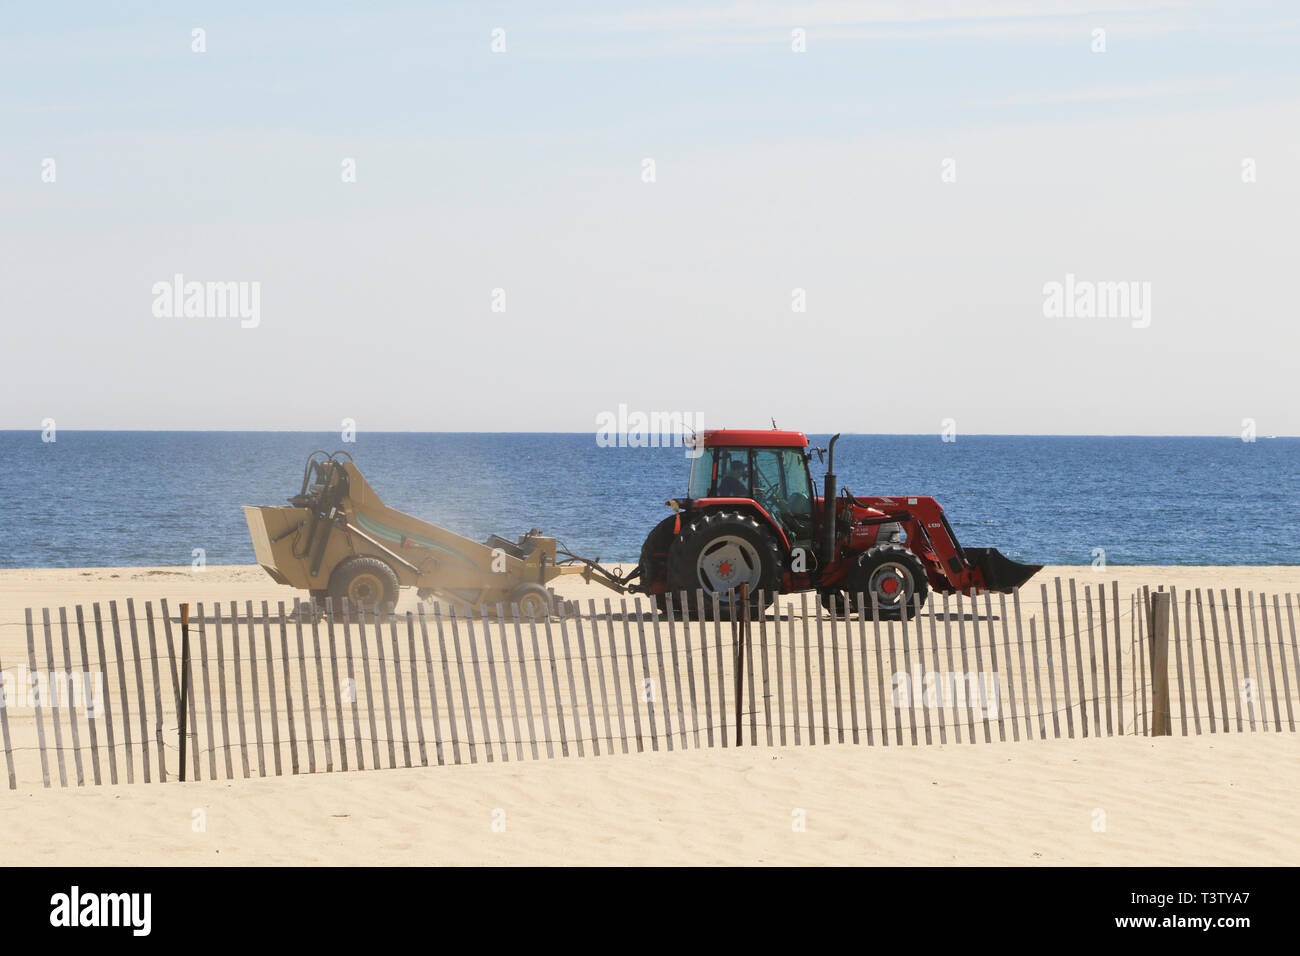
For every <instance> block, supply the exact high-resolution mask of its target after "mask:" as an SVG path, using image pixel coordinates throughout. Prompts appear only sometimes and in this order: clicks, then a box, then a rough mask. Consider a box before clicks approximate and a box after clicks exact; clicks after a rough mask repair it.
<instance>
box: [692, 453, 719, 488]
mask: <svg viewBox="0 0 1300 956" xmlns="http://www.w3.org/2000/svg"><path fill="white" fill-rule="evenodd" d="M714 464H715V458H714V454H713V449H712V448H705V449H703V450H702V451H701V452H700V454H699V456H698V457H697V458H692V459H691V477H690V480H689V481H688V482H687V483H686V497H687V498H709V497H712V495H713V466H714Z"/></svg>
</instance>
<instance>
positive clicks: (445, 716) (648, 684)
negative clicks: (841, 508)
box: [0, 579, 1300, 789]
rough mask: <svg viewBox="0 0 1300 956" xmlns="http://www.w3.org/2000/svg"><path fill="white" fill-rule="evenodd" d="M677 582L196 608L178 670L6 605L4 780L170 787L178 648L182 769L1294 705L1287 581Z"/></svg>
mask: <svg viewBox="0 0 1300 956" xmlns="http://www.w3.org/2000/svg"><path fill="white" fill-rule="evenodd" d="M684 597H685V595H679V596H677V598H676V600H671V599H670V600H669V601H667V602H666V604H667V606H666V607H665V608H663V609H661V608H659V607H658V606H656V604H655V603H654V602H653V601H649V600H646V599H641V598H637V599H633V600H629V599H626V598H620V599H616V600H604V601H602V602H601V603H600V604H599V605H598V604H597V603H596V602H595V601H588V602H586V604H585V605H583V606H581V607H580V608H577V609H576V610H574V609H570V610H569V612H568V613H566V614H563V615H560V616H556V617H553V618H549V619H533V618H531V617H524V618H519V617H517V616H513V615H512V614H511V613H510V610H509V609H506V608H500V607H497V608H492V609H486V608H485V609H479V610H478V611H476V612H474V613H469V612H467V611H466V609H464V608H457V607H453V606H449V605H440V604H435V605H432V606H428V607H426V606H424V605H421V606H419V607H418V608H417V609H416V610H414V611H408V612H405V613H401V614H393V613H386V612H385V611H384V610H382V609H379V608H370V609H365V608H358V609H350V608H347V607H344V608H341V609H339V610H338V612H337V613H330V614H327V615H326V616H324V617H323V618H314V617H313V616H312V615H309V614H305V613H299V612H300V610H301V609H300V607H299V606H298V605H297V604H296V603H295V605H294V606H292V607H286V606H285V604H284V603H283V602H280V603H278V604H277V605H276V606H275V608H274V609H272V608H271V607H269V606H268V604H267V603H266V602H262V603H261V604H260V607H256V608H255V607H254V606H253V604H252V603H251V602H247V601H246V602H244V603H243V605H242V606H241V605H240V604H239V603H238V602H229V603H228V604H225V605H220V604H219V605H210V606H204V605H202V604H199V605H194V606H192V607H191V608H190V615H191V621H190V624H189V626H188V637H189V656H188V658H187V660H186V661H184V662H183V661H182V655H181V627H180V618H179V616H178V615H177V613H176V609H175V608H172V607H169V606H168V603H167V602H166V601H161V602H159V603H158V604H157V606H155V604H154V603H153V602H150V601H146V602H145V603H144V605H143V607H139V606H137V605H136V603H135V602H134V601H126V602H125V604H124V606H119V605H118V603H117V602H115V601H114V602H109V603H108V606H107V608H106V609H105V608H104V607H101V606H100V605H99V604H94V605H92V606H91V607H90V609H89V610H87V609H86V608H84V607H81V606H77V607H75V608H57V609H53V610H51V609H41V610H39V611H36V612H34V611H33V610H28V611H27V613H26V615H25V620H24V622H23V629H24V634H25V638H26V651H27V654H26V659H25V660H24V661H21V662H20V663H19V667H18V669H17V670H14V669H12V667H13V663H14V662H12V661H4V662H0V666H2V665H5V664H8V665H9V666H10V668H11V669H7V670H3V676H4V683H3V701H4V706H2V707H0V734H2V739H3V746H4V751H5V764H6V767H5V769H6V773H7V779H8V782H9V787H10V788H11V789H15V788H17V787H18V786H20V784H28V783H33V784H34V782H35V780H36V779H38V775H39V779H40V780H41V782H42V784H43V785H44V786H46V787H51V786H55V785H56V784H57V785H58V786H61V787H73V786H89V785H99V784H117V783H131V782H135V781H139V782H143V783H149V782H170V781H174V780H177V779H178V777H179V770H180V767H179V757H180V750H179V739H178V733H179V724H180V721H179V720H178V718H177V714H178V708H179V705H180V697H181V694H180V688H181V680H182V676H183V675H184V674H185V663H188V676H187V678H186V680H187V682H188V693H187V700H188V703H187V706H186V734H187V741H186V743H187V747H186V750H187V756H186V761H187V764H188V766H187V767H186V768H185V771H186V774H185V775H186V778H187V779H189V780H205V779H223V780H224V779H234V778H242V777H251V776H259V777H264V776H274V775H281V774H298V773H333V772H339V771H345V770H364V769H383V768H395V767H413V766H433V765H443V764H459V763H497V762H509V761H520V760H536V759H540V758H542V757H565V756H577V757H587V756H592V757H599V756H606V755H610V754H628V753H640V752H647V751H649V752H654V751H665V752H666V751H671V750H691V749H698V748H701V747H734V746H737V745H738V744H737V741H739V745H740V746H753V745H760V746H788V745H798V746H827V745H831V744H859V745H860V744H866V745H869V746H884V747H895V746H920V745H934V744H939V745H963V746H964V745H967V744H974V743H991V742H993V741H995V740H996V741H998V742H1004V741H1012V742H1016V741H1021V740H1039V739H1044V738H1048V737H1052V738H1055V737H1090V736H1092V737H1095V736H1114V735H1134V734H1153V733H1163V732H1168V733H1172V734H1180V735H1186V734H1202V733H1211V734H1213V733H1243V732H1246V731H1262V732H1270V733H1271V732H1282V731H1283V730H1286V731H1288V732H1294V731H1295V720H1296V712H1297V710H1300V700H1297V697H1298V696H1300V648H1298V647H1297V632H1296V622H1295V618H1296V610H1297V608H1296V604H1297V603H1300V602H1297V601H1296V600H1295V599H1294V596H1293V595H1291V594H1263V593H1255V592H1253V591H1242V590H1241V589H1238V588H1233V589H1231V590H1228V589H1225V588H1220V589H1215V590H1209V589H1197V590H1194V591H1184V590H1178V589H1173V588H1170V589H1168V590H1165V589H1163V588H1157V589H1156V590H1155V591H1152V590H1150V589H1149V588H1143V589H1141V590H1139V591H1137V592H1135V593H1131V594H1125V595H1121V594H1120V591H1119V588H1118V585H1117V584H1116V583H1114V582H1111V583H1110V584H1109V585H1102V584H1096V583H1092V584H1090V583H1088V582H1086V581H1080V580H1076V579H1070V580H1066V581H1062V580H1061V579H1056V580H1054V581H1051V582H1043V583H1041V584H1037V585H1036V586H1029V587H1026V588H1025V589H1023V590H1021V591H1017V592H1015V593H1012V594H988V593H981V594H976V595H974V596H963V595H932V596H931V599H930V601H929V602H928V603H927V604H926V605H925V606H924V607H923V608H922V609H921V610H920V612H919V613H918V614H917V615H916V616H915V617H913V618H912V619H910V620H902V621H900V620H882V619H881V618H880V615H879V611H878V609H868V611H867V613H866V614H865V615H859V614H856V613H854V611H853V610H851V609H845V608H842V607H841V608H838V609H837V611H836V612H834V613H832V612H831V611H828V610H825V609H823V608H822V607H820V606H819V604H818V603H817V597H816V595H809V594H800V595H797V596H792V595H783V596H780V597H779V598H778V600H777V601H776V602H775V603H774V604H773V605H771V606H770V607H769V608H768V609H767V611H766V612H765V613H763V614H761V615H758V616H757V617H756V618H755V620H753V621H748V622H743V623H735V622H728V621H719V620H717V619H716V618H714V619H711V620H710V619H698V620H696V619H691V618H689V617H688V616H686V615H683V614H682V613H680V612H679V611H678V610H676V609H677V608H681V607H682V606H683V598H684ZM23 665H25V666H23ZM1157 668H1158V669H1159V672H1158V673H1157ZM33 678H34V679H33ZM737 716H739V720H737Z"/></svg>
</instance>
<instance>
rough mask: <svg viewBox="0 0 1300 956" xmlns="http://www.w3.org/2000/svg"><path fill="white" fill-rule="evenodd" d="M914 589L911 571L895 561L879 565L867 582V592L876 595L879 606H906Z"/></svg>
mask: <svg viewBox="0 0 1300 956" xmlns="http://www.w3.org/2000/svg"><path fill="white" fill-rule="evenodd" d="M915 590H916V586H915V584H914V582H913V581H912V574H911V572H910V571H909V570H908V569H907V568H906V567H905V566H904V565H902V564H900V563H898V562H896V561H889V562H887V563H885V564H882V565H880V567H878V568H876V570H875V571H873V572H872V574H871V580H870V581H869V582H868V593H869V594H874V595H875V596H876V601H877V602H878V603H879V604H880V606H881V607H888V608H894V607H906V606H907V605H908V604H910V603H911V600H912V594H913V592H914V591H915Z"/></svg>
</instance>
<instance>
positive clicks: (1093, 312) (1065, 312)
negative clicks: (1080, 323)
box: [1043, 272, 1151, 329]
mask: <svg viewBox="0 0 1300 956" xmlns="http://www.w3.org/2000/svg"><path fill="white" fill-rule="evenodd" d="M1043 315H1044V316H1045V317H1046V318H1049V319H1132V320H1133V328H1135V329H1145V328H1147V327H1148V326H1149V325H1150V324H1151V283H1150V282H1094V281H1092V280H1090V279H1076V278H1075V276H1074V273H1073V272H1067V273H1066V274H1065V281H1064V282H1056V281H1052V282H1046V283H1044V284H1043Z"/></svg>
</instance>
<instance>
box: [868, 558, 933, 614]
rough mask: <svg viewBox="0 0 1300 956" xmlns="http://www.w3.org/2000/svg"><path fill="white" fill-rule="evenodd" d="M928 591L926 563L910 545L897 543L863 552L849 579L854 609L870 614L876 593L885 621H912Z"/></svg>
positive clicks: (876, 600) (877, 602)
mask: <svg viewBox="0 0 1300 956" xmlns="http://www.w3.org/2000/svg"><path fill="white" fill-rule="evenodd" d="M929 593H930V581H929V579H928V578H927V577H926V574H925V565H923V564H922V563H921V559H920V558H918V557H917V556H916V555H914V554H913V553H912V552H911V551H909V550H907V548H902V547H899V546H898V545H892V544H885V545H881V546H879V547H876V548H872V549H871V550H869V551H866V552H864V553H863V555H862V557H860V558H858V565H857V567H856V568H854V569H853V573H852V575H851V576H850V578H849V600H850V601H851V602H852V604H853V606H854V610H856V611H858V612H859V614H861V615H862V616H863V617H870V616H871V614H872V597H873V596H874V597H875V603H876V605H878V606H879V608H880V619H881V620H882V621H897V620H899V619H900V618H901V619H904V620H911V618H912V616H913V615H914V614H915V613H916V609H917V608H918V607H919V606H920V605H922V604H924V603H925V599H926V597H927V596H928V595H929ZM859 596H861V598H862V604H861V607H859V606H858V598H859Z"/></svg>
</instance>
